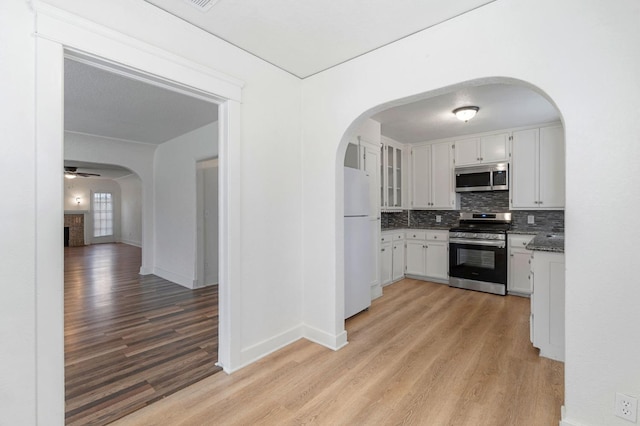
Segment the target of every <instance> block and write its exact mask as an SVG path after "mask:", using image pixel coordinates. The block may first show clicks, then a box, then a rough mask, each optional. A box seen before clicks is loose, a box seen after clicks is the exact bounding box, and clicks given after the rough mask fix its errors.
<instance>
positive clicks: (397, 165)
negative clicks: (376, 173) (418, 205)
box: [379, 138, 406, 211]
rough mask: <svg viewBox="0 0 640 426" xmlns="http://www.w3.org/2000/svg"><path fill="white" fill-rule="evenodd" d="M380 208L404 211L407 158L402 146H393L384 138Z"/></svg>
mask: <svg viewBox="0 0 640 426" xmlns="http://www.w3.org/2000/svg"><path fill="white" fill-rule="evenodd" d="M380 159H381V163H380V177H381V181H380V186H379V188H380V201H381V204H380V206H381V207H382V209H383V210H387V211H393V210H402V208H403V207H404V204H405V203H404V200H403V198H404V197H403V180H404V179H403V175H404V173H405V167H406V165H405V164H404V163H405V158H404V156H403V149H402V147H401V145H400V144H391V140H390V139H388V138H383V142H382V146H381V148H380Z"/></svg>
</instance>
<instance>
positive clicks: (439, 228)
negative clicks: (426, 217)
mask: <svg viewBox="0 0 640 426" xmlns="http://www.w3.org/2000/svg"><path fill="white" fill-rule="evenodd" d="M409 229H423V230H425V231H448V230H449V229H450V227H449V226H426V227H422V226H402V227H398V228H384V229H381V232H393V231H407V230H409Z"/></svg>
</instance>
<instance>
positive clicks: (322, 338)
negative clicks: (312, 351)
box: [303, 325, 349, 351]
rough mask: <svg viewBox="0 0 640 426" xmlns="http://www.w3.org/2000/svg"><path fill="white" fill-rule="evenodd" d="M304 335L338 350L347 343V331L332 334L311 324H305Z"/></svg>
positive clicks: (308, 338) (310, 339)
mask: <svg viewBox="0 0 640 426" xmlns="http://www.w3.org/2000/svg"><path fill="white" fill-rule="evenodd" d="M303 337H304V338H305V339H307V340H309V341H311V342H313V343H317V344H319V345H322V346H324V347H326V348H329V349H331V350H334V351H337V350H339V349H341V348H343V347H345V346H346V345H347V343H349V342H347V332H346V331H343V332H342V333H339V334H337V335H332V334H329V333H327V332H324V331H322V330H318V329H317V328H315V327H311V326H309V325H304V326H303Z"/></svg>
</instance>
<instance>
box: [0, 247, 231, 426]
mask: <svg viewBox="0 0 640 426" xmlns="http://www.w3.org/2000/svg"><path fill="white" fill-rule="evenodd" d="M64 253H65V264H64V266H65V306H64V307H65V329H64V332H65V391H66V392H65V393H66V423H67V424H69V425H89V424H91V425H102V424H107V423H109V422H111V421H113V420H115V419H117V418H119V417H122V416H124V415H126V414H128V413H130V412H132V411H135V410H137V409H139V408H141V407H144V406H146V405H148V404H150V403H152V402H154V401H156V400H158V399H161V398H163V397H165V396H167V395H169V394H171V393H173V392H175V391H177V390H180V389H182V388H184V387H186V386H189V385H191V384H193V383H195V382H197V381H199V380H201V379H203V378H205V377H207V376H209V375H211V374H213V373H216V372H218V371H220V368H219V367H216V366H215V362H216V361H217V360H218V340H217V339H218V290H217V286H212V287H206V288H203V289H198V290H189V289H186V288H184V287H181V286H179V285H177V284H174V283H171V282H169V281H167V280H163V279H162V278H159V277H156V276H153V275H147V276H140V275H139V274H138V272H139V270H140V255H141V252H140V249H139V248H138V247H133V246H129V245H125V244H99V245H92V246H85V247H65V252H64ZM0 423H1V422H0Z"/></svg>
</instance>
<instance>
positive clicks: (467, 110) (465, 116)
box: [452, 106, 480, 122]
mask: <svg viewBox="0 0 640 426" xmlns="http://www.w3.org/2000/svg"><path fill="white" fill-rule="evenodd" d="M479 110H480V108H478V107H477V106H465V107H460V108H456V109H454V110H453V111H452V112H453V113H454V114H455V115H456V117H457V118H458V120H460V121H464V122H467V121H469V120H471V119H472V118H473V117H475V116H476V113H477V112H478V111H479Z"/></svg>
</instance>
